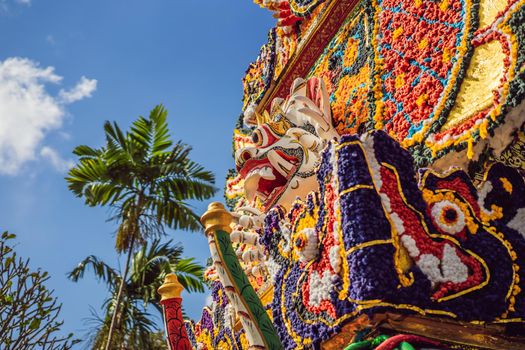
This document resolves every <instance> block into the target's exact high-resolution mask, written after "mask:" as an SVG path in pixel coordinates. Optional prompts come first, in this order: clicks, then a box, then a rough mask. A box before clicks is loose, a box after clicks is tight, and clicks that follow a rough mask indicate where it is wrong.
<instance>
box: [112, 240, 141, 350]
mask: <svg viewBox="0 0 525 350" xmlns="http://www.w3.org/2000/svg"><path fill="white" fill-rule="evenodd" d="M134 243H135V236H133V237H132V238H131V243H130V245H129V250H128V257H127V259H126V265H125V266H124V275H123V276H122V279H121V281H120V286H119V288H118V293H117V300H115V311H113V316H111V325H110V326H109V332H108V342H107V343H106V350H110V349H111V339H112V338H113V333H114V332H115V326H116V323H117V316H118V314H119V312H120V300H121V299H122V291H123V290H124V284H125V283H126V277H127V275H128V270H129V263H130V261H131V255H133V244H134Z"/></svg>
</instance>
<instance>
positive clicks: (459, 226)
mask: <svg viewBox="0 0 525 350" xmlns="http://www.w3.org/2000/svg"><path fill="white" fill-rule="evenodd" d="M431 215H432V221H434V223H435V224H436V225H437V226H438V227H439V228H440V229H441V230H442V231H444V232H446V233H448V234H451V235H455V234H457V233H459V232H461V231H463V229H464V228H465V213H463V211H462V210H461V208H460V207H459V206H458V205H457V204H456V203H453V202H451V201H448V200H442V201H439V202H436V203H434V205H433V206H432V209H431Z"/></svg>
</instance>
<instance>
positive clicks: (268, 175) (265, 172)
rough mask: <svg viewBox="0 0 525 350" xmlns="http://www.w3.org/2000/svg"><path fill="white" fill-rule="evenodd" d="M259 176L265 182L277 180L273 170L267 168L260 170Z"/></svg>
mask: <svg viewBox="0 0 525 350" xmlns="http://www.w3.org/2000/svg"><path fill="white" fill-rule="evenodd" d="M259 175H261V177H262V178H263V179H265V180H275V175H274V174H273V171H272V168H270V167H269V166H265V167H264V168H262V169H261V170H259Z"/></svg>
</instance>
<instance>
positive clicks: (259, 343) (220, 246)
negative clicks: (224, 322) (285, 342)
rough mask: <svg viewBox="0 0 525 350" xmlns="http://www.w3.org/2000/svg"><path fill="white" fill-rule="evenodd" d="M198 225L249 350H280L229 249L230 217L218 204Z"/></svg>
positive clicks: (271, 324) (214, 205) (235, 257)
mask: <svg viewBox="0 0 525 350" xmlns="http://www.w3.org/2000/svg"><path fill="white" fill-rule="evenodd" d="M201 222H202V224H203V225H204V227H205V232H206V236H207V237H208V244H209V246H210V252H211V256H212V259H213V264H214V265H215V268H216V269H217V273H218V275H219V279H220V281H221V283H222V285H223V287H224V290H225V291H226V295H227V296H228V299H229V300H230V302H231V303H232V305H233V307H234V308H235V310H236V312H237V315H238V316H239V318H240V321H241V324H242V326H243V328H244V330H245V331H246V338H247V339H248V343H249V348H248V349H250V350H256V349H257V350H258V349H271V350H280V349H283V346H282V344H281V341H280V340H279V336H278V335H277V331H276V330H275V327H274V325H273V323H272V321H271V320H270V318H269V317H268V314H267V313H266V310H265V309H264V307H263V305H262V303H261V300H260V299H259V297H258V295H257V293H255V290H254V289H253V287H252V286H251V284H250V282H249V281H248V277H247V276H246V274H245V273H244V270H243V269H242V267H241V265H240V263H239V260H238V259H237V255H236V254H235V251H234V250H233V247H232V242H231V240H230V233H231V232H232V229H231V227H230V224H231V223H232V215H231V214H230V212H228V211H227V210H226V209H225V208H224V206H223V205H222V204H221V203H217V202H214V203H211V204H210V205H209V206H208V211H206V213H204V215H203V216H202V218H201Z"/></svg>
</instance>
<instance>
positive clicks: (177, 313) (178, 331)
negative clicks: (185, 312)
mask: <svg viewBox="0 0 525 350" xmlns="http://www.w3.org/2000/svg"><path fill="white" fill-rule="evenodd" d="M183 289H184V288H183V287H182V285H181V284H180V282H179V280H178V279H177V276H175V275H174V274H172V273H170V274H169V275H167V276H166V278H165V280H164V284H163V285H162V286H160V288H159V290H158V293H159V294H160V296H161V299H160V304H161V305H162V310H163V314H164V326H165V329H166V337H167V341H168V349H169V350H191V349H192V346H191V343H190V340H189V339H188V334H187V333H186V328H185V327H184V319H183V318H182V298H181V297H180V293H181V292H182V290H183Z"/></svg>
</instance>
